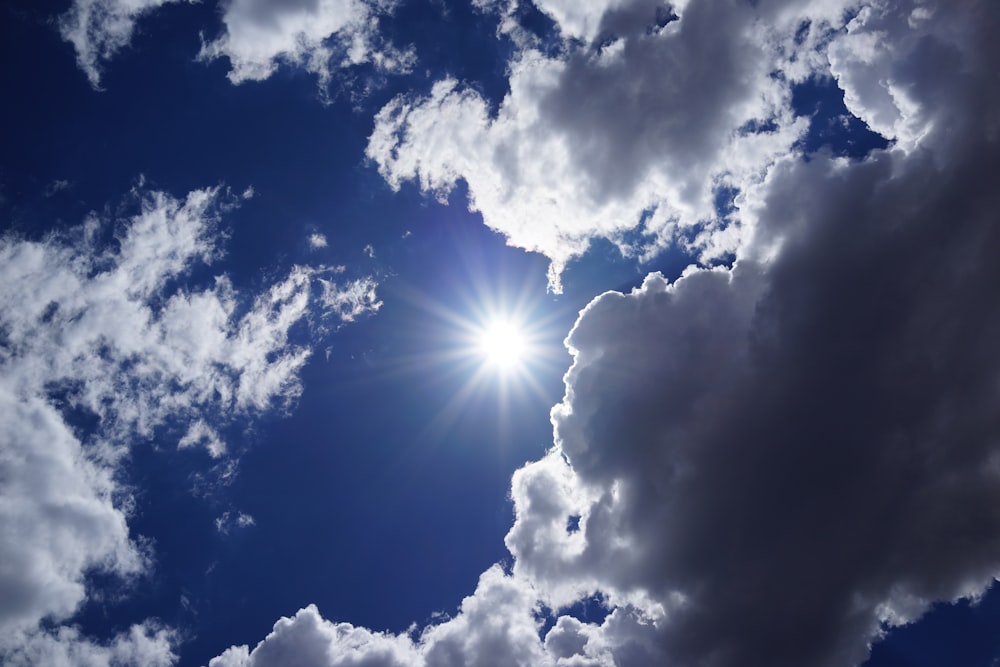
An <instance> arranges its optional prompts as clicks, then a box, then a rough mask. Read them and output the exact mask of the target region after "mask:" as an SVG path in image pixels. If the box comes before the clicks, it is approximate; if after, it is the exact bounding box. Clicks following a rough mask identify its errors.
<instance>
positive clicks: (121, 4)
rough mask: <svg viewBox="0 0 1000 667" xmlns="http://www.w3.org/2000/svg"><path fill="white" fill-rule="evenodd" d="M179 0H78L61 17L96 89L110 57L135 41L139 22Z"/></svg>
mask: <svg viewBox="0 0 1000 667" xmlns="http://www.w3.org/2000/svg"><path fill="white" fill-rule="evenodd" d="M178 1H179V0H74V1H73V4H72V6H71V7H70V8H69V9H68V10H66V12H65V13H64V14H62V15H61V16H60V17H59V32H60V34H61V35H62V37H63V39H65V40H66V41H68V42H70V43H71V44H72V45H73V48H74V49H76V62H77V64H79V66H80V69H82V70H83V72H84V74H86V75H87V79H88V80H89V81H90V85H92V86H93V87H94V88H95V89H98V90H99V89H100V87H101V70H102V68H103V66H104V63H106V62H107V61H108V60H111V58H112V57H114V56H115V55H116V54H117V53H118V52H119V51H121V50H122V49H124V48H125V47H127V46H128V45H129V44H130V43H131V41H132V33H133V32H135V24H136V22H137V21H138V20H139V19H140V18H142V17H143V16H145V15H146V14H149V13H150V12H152V11H153V10H154V9H156V8H158V7H161V6H162V5H165V4H167V3H170V2H178Z"/></svg>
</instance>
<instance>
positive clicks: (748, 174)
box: [367, 0, 846, 290]
mask: <svg viewBox="0 0 1000 667" xmlns="http://www.w3.org/2000/svg"><path fill="white" fill-rule="evenodd" d="M819 4H822V5H823V6H822V7H819V8H816V7H813V5H819ZM845 4H846V3H845V2H840V3H836V2H826V3H812V4H810V5H803V6H800V7H799V8H798V9H792V8H790V7H788V6H787V5H786V4H785V3H747V2H739V1H736V0H700V1H699V2H690V3H679V4H678V5H677V6H675V7H674V8H673V10H668V8H666V7H665V6H663V5H660V4H659V3H655V2H644V1H643V2H639V1H636V2H624V1H621V2H598V3H563V2H554V1H553V2H545V3H541V4H540V7H541V9H543V10H545V11H548V12H549V13H550V14H551V15H552V17H553V18H554V19H556V20H557V21H558V22H559V25H560V27H561V28H562V29H563V31H564V33H565V34H567V35H569V36H572V37H574V38H575V39H571V40H567V41H566V42H565V43H564V45H563V49H562V51H560V52H559V53H557V54H556V55H546V54H543V53H541V52H539V51H537V50H534V49H530V48H528V49H525V50H523V51H522V52H521V53H520V54H519V55H518V56H517V57H516V59H515V60H514V62H512V63H511V73H510V79H509V84H510V92H509V93H508V94H507V95H506V97H505V98H504V99H503V101H502V102H501V103H500V105H499V109H498V111H497V112H496V113H495V114H491V112H490V106H489V103H488V102H487V101H486V100H484V99H483V98H482V96H481V95H479V93H477V92H475V91H474V90H472V89H470V88H468V87H466V86H463V85H462V84H461V83H460V82H458V81H455V80H451V79H446V80H443V81H441V82H439V83H438V84H437V85H436V86H434V88H433V90H432V91H431V93H430V94H429V95H428V96H426V97H421V98H413V97H411V96H400V97H397V98H396V99H395V100H393V101H392V102H390V103H389V104H388V105H387V106H386V107H384V108H383V109H382V111H381V112H380V113H379V114H378V116H377V117H376V121H375V128H374V131H373V133H372V135H371V137H370V140H369V145H368V149H367V154H368V157H369V158H370V159H372V160H373V161H374V162H375V163H376V165H377V166H378V169H379V171H380V173H381V174H382V175H383V176H384V177H385V179H386V181H387V182H388V183H389V184H390V186H392V187H393V188H399V187H400V186H401V184H402V183H404V182H406V181H416V182H418V184H419V186H420V187H421V188H422V189H424V190H426V191H429V192H432V193H435V194H436V195H438V196H439V197H441V198H442V199H444V198H445V197H446V196H447V194H448V193H449V192H450V191H451V189H452V188H453V187H454V186H455V184H456V183H457V182H458V181H459V180H460V179H461V180H464V181H465V182H467V183H468V187H469V205H470V208H472V209H474V210H477V211H479V212H481V213H482V216H483V221H484V222H485V224H487V225H488V226H490V227H491V228H493V229H495V230H497V231H499V232H502V233H503V234H504V235H505V236H506V237H507V239H508V242H509V243H510V244H511V245H515V246H518V247H521V248H525V249H527V250H530V251H535V252H540V253H542V254H544V255H546V256H547V257H549V258H550V259H551V260H552V268H551V270H550V281H551V285H552V287H553V288H554V289H557V290H558V288H559V275H560V273H561V271H562V268H563V267H564V265H565V264H566V262H567V261H569V260H570V259H572V258H574V257H577V256H579V255H581V254H582V253H583V252H585V251H586V249H587V248H588V246H589V243H590V240H591V239H593V238H597V237H600V238H606V239H609V240H611V241H613V242H615V243H617V244H618V245H619V246H620V247H621V248H622V249H623V251H625V252H631V253H637V254H649V253H650V252H655V251H656V250H657V249H660V248H662V247H663V246H664V245H665V244H668V243H672V242H680V243H682V244H684V245H687V246H689V247H691V248H692V249H694V250H695V251H696V252H697V253H700V254H701V256H702V258H703V259H704V260H705V261H709V260H712V259H713V258H717V257H721V256H724V255H726V254H727V253H732V252H734V251H736V250H737V249H738V247H739V246H740V243H741V241H742V235H741V233H740V231H739V229H738V226H737V225H729V224H727V222H726V221H723V220H720V219H719V216H718V215H717V211H716V208H715V203H716V197H717V195H718V193H719V192H720V191H721V190H724V189H730V188H735V189H740V188H743V187H745V186H747V185H748V184H752V183H756V182H759V181H760V180H761V179H762V178H763V176H764V174H765V173H766V171H767V169H768V168H769V167H770V166H771V165H773V164H774V163H775V161H776V160H777V159H778V158H779V157H781V156H783V155H785V154H787V152H788V151H789V150H790V149H791V147H792V146H793V145H794V144H795V142H796V141H797V140H798V139H799V138H800V137H801V135H802V133H803V132H804V131H805V129H806V127H807V124H808V123H807V120H806V119H803V118H797V117H795V116H794V114H793V113H792V112H791V109H790V95H791V93H790V87H789V86H790V83H791V82H792V81H795V80H800V79H802V78H804V77H806V76H808V75H809V74H811V73H812V71H813V69H812V66H811V65H802V64H801V63H802V62H810V63H811V62H813V61H815V60H816V58H815V57H814V54H813V51H814V47H815V45H816V41H817V40H818V39H819V37H818V36H822V35H827V34H828V33H830V32H832V31H835V30H836V29H837V28H838V27H839V23H840V22H842V21H843V18H842V16H841V13H840V12H838V11H835V9H836V8H841V7H842V6H843V5H845ZM758 5H760V6H758ZM674 12H676V13H674ZM807 12H811V13H807ZM806 17H811V18H812V20H813V21H814V22H815V24H816V25H815V27H814V28H813V29H812V30H811V31H809V32H808V33H807V34H810V35H813V36H815V38H814V39H811V40H810V39H806V40H803V39H801V38H800V39H796V35H797V34H799V29H800V28H801V23H802V20H803V19H804V18H806ZM708 45H711V48H708ZM807 56H808V57H807ZM795 63H798V65H796V67H792V65H793V64H795ZM778 70H787V73H785V74H782V75H780V76H772V74H773V73H774V72H776V71H778ZM793 70H795V71H794V72H793ZM636 231H638V232H640V235H639V238H638V239H636V238H635V234H632V235H631V237H630V236H629V233H630V232H636Z"/></svg>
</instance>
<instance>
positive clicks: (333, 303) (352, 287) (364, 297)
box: [318, 267, 382, 322]
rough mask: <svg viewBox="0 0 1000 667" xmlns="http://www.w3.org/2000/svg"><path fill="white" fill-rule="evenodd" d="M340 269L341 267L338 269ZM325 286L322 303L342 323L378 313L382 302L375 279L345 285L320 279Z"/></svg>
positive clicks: (353, 281) (361, 279)
mask: <svg viewBox="0 0 1000 667" xmlns="http://www.w3.org/2000/svg"><path fill="white" fill-rule="evenodd" d="M337 268H339V267H337ZM318 280H319V282H320V284H321V285H322V286H323V293H322V295H321V296H320V301H321V302H322V303H323V305H324V306H325V307H326V308H327V309H328V310H329V311H330V312H333V313H336V315H337V317H338V318H339V319H340V321H341V322H353V321H354V320H355V319H357V318H358V317H359V316H361V315H364V314H367V313H374V312H378V310H379V308H381V307H382V302H381V301H379V299H378V294H377V293H376V288H377V287H378V283H377V282H375V280H374V279H373V278H359V279H357V280H352V281H350V282H348V283H347V284H345V285H340V284H337V283H335V282H333V281H330V280H324V279H323V278H319V279H318Z"/></svg>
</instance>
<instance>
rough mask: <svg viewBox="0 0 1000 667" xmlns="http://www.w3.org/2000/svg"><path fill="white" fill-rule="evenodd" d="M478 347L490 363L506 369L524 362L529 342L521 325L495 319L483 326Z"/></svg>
mask: <svg viewBox="0 0 1000 667" xmlns="http://www.w3.org/2000/svg"><path fill="white" fill-rule="evenodd" d="M478 347H479V352H480V354H482V356H483V358H484V359H485V360H486V361H487V362H488V363H489V364H491V365H492V366H494V367H496V368H498V369H500V370H504V371H506V370H511V369H514V368H517V367H519V366H520V365H521V364H522V363H523V362H524V360H525V354H526V353H527V349H528V344H527V339H526V337H525V334H524V332H523V331H522V329H521V327H519V326H517V325H516V324H514V323H513V322H511V321H506V320H495V321H493V322H490V323H489V324H487V325H486V326H485V327H483V329H482V331H481V332H480V334H479V345H478Z"/></svg>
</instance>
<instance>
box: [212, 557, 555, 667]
mask: <svg viewBox="0 0 1000 667" xmlns="http://www.w3.org/2000/svg"><path fill="white" fill-rule="evenodd" d="M535 611H536V601H535V595H534V594H533V592H532V591H531V589H530V587H527V586H525V585H524V584H523V583H522V582H520V581H518V580H516V579H514V578H512V577H509V576H507V575H506V574H504V573H503V571H502V570H501V569H500V568H499V567H498V566H495V567H492V568H490V569H489V570H487V571H486V572H484V573H483V575H482V577H480V580H479V586H478V587H477V588H476V591H475V593H474V594H473V595H471V596H469V597H468V598H466V599H465V600H464V601H463V603H462V606H461V608H460V610H459V613H458V614H457V615H456V616H455V617H454V618H451V619H448V620H446V621H444V622H442V623H440V624H438V625H434V626H431V627H429V628H427V629H426V630H424V631H423V633H422V634H421V635H420V636H419V637H417V638H412V637H410V636H409V635H406V634H400V635H393V634H389V633H383V632H372V631H370V630H367V629H364V628H358V627H355V626H353V625H351V624H349V623H332V622H330V621H327V620H325V619H323V618H322V617H321V616H320V615H319V611H318V610H317V609H316V607H315V606H314V605H310V606H308V607H306V608H304V609H301V610H299V612H298V613H297V614H296V615H295V616H294V617H292V618H282V619H280V620H278V622H277V623H275V624H274V630H273V631H272V632H271V633H270V634H269V635H268V636H267V637H266V638H265V639H264V640H263V641H262V642H260V643H259V644H258V645H257V646H256V647H255V648H254V649H253V650H252V651H251V650H250V649H249V647H247V646H234V647H232V648H230V649H228V650H227V651H226V652H225V653H223V654H222V655H220V656H219V657H217V658H215V659H214V660H212V661H211V662H210V663H209V665H210V667H266V666H269V665H316V666H317V667H318V666H320V665H323V666H327V665H329V666H330V667H334V666H336V667H346V666H349V665H350V666H357V667H360V666H362V665H371V666H372V667H374V666H375V665H379V666H384V667H389V666H397V667H416V666H417V665H440V666H441V667H444V666H450V667H452V666H453V667H459V666H461V665H482V666H483V667H490V666H492V665H497V666H500V665H511V664H519V665H536V666H538V667H543V666H544V665H546V664H552V663H551V662H550V661H548V659H547V658H546V656H545V654H544V651H543V647H542V642H541V640H540V639H539V634H538V633H539V627H540V621H539V619H538V618H537V616H536V613H535Z"/></svg>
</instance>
